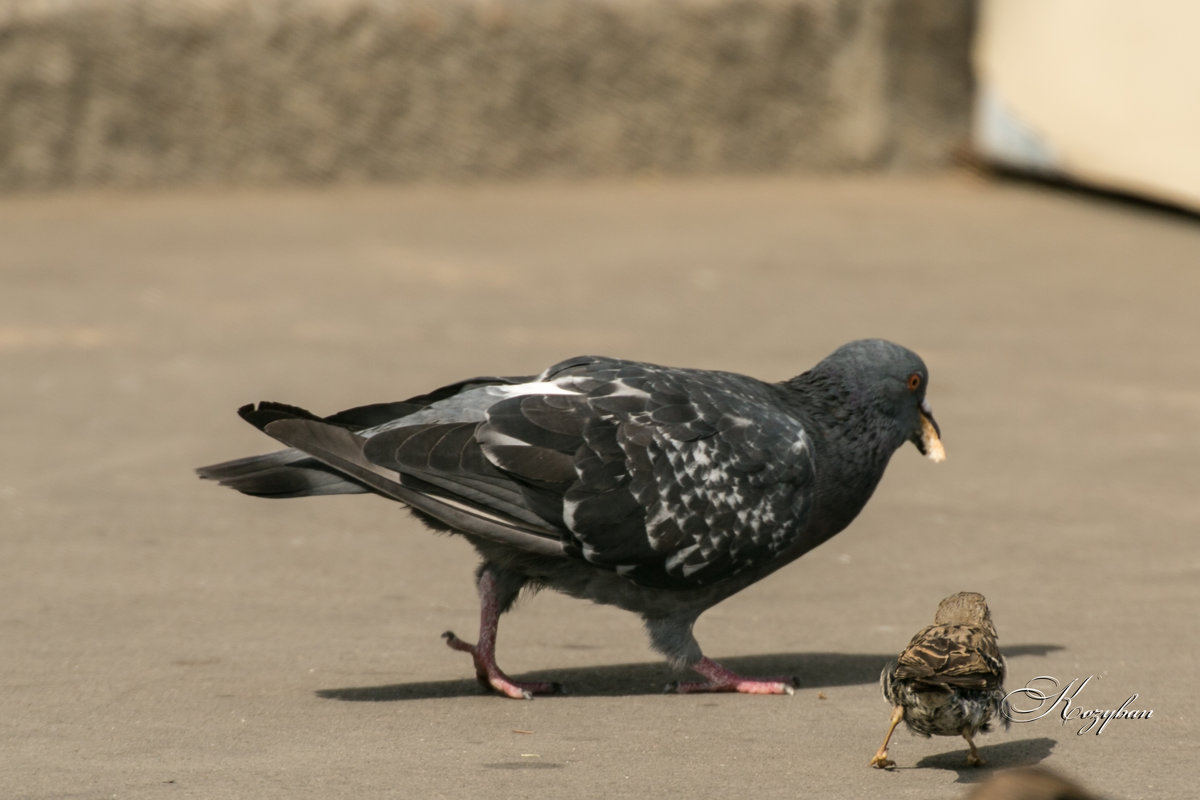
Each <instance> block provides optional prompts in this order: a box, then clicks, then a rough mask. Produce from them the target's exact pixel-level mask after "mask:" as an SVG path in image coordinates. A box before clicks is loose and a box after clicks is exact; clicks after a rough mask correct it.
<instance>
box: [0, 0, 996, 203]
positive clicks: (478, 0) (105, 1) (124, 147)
mask: <svg viewBox="0 0 1200 800" xmlns="http://www.w3.org/2000/svg"><path fill="white" fill-rule="evenodd" d="M974 17H975V5H974V3H973V2H968V1H967V0H857V1H854V0H841V1H840V2H839V1H838V0H0V189H7V190H15V189H47V188H58V187H76V186H105V185H107V186H113V185H115V186H143V185H163V184H180V183H186V184H206V183H281V182H291V181H306V182H323V181H332V180H346V179H349V180H360V179H370V180H413V179H451V180H461V179H475V178H495V177H523V176H594V175H612V174H631V173H635V174H636V173H665V174H681V173H682V174H689V173H690V174H694V173H716V172H730V171H736V172H761V171H778V170H786V171H793V172H794V171H806V170H809V171H810V170H827V171H828V170H865V169H880V168H923V167H937V166H940V165H943V164H945V163H946V162H947V161H948V159H949V155H950V152H951V150H952V149H953V148H955V147H956V146H957V145H959V144H960V143H962V142H964V141H965V140H966V137H967V134H968V118H969V111H970V101H971V90H972V85H971V78H970V69H969V62H968V47H969V43H970V38H971V33H972V28H973V25H974Z"/></svg>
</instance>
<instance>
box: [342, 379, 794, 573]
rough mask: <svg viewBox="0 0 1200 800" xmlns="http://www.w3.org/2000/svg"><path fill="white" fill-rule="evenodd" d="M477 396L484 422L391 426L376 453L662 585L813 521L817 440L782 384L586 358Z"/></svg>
mask: <svg viewBox="0 0 1200 800" xmlns="http://www.w3.org/2000/svg"><path fill="white" fill-rule="evenodd" d="M465 399H466V398H465V396H464V397H462V398H460V400H465ZM475 401H476V404H477V406H479V407H485V414H484V416H485V419H484V421H483V422H482V423H480V424H477V425H473V426H468V425H467V424H465V423H466V422H469V421H471V420H473V419H474V415H473V414H472V415H467V417H466V418H465V419H464V423H462V424H458V425H456V424H455V423H451V422H447V421H445V420H444V419H443V420H438V421H434V420H432V419H431V420H430V422H429V423H428V424H425V425H420V426H402V427H396V428H393V429H389V430H384V431H380V432H378V433H375V434H372V435H371V438H370V440H369V442H368V443H367V445H366V447H365V449H364V454H365V456H366V457H367V458H368V459H369V460H370V461H371V462H373V463H375V464H378V465H380V466H382V467H385V468H387V469H390V470H394V471H396V472H399V473H402V474H404V475H405V476H412V477H414V478H416V479H419V480H420V481H423V482H425V483H426V484H428V485H429V486H434V487H437V488H438V489H439V490H440V491H443V492H447V493H451V494H454V495H456V496H461V497H468V498H469V499H470V500H471V501H472V502H477V503H479V504H481V505H483V506H486V507H489V508H493V509H498V508H501V506H500V505H499V504H501V503H503V504H505V505H504V506H503V508H504V509H505V513H507V514H510V515H512V516H514V517H517V516H518V512H517V511H516V510H515V509H517V508H523V509H525V510H526V511H527V512H528V513H530V514H532V515H533V516H534V518H535V519H536V520H538V521H541V522H542V523H543V524H546V525H548V526H551V527H553V528H555V529H558V530H560V531H562V533H563V535H564V539H565V541H566V543H567V553H568V554H569V555H573V556H575V557H577V558H581V559H583V560H586V561H588V562H590V563H592V564H595V565H597V566H600V567H605V568H609V569H613V570H616V571H617V572H619V573H621V574H623V575H626V576H627V577H629V578H630V579H631V580H633V581H634V582H637V583H640V584H643V585H647V586H658V587H681V588H682V587H691V586H700V585H703V584H706V583H711V582H713V581H716V580H720V579H723V578H727V577H729V576H731V575H734V574H736V573H738V572H741V571H742V570H744V569H747V568H749V567H752V566H755V565H762V564H765V563H767V562H769V561H770V560H771V559H773V558H774V557H775V556H777V555H779V554H780V553H781V552H783V551H784V550H786V549H787V548H788V547H789V546H790V545H791V544H792V543H793V542H794V541H795V540H796V538H797V537H798V536H799V534H800V532H801V531H802V530H803V527H804V524H805V522H806V520H807V515H808V511H809V506H810V504H811V488H812V483H813V478H814V470H813V464H812V460H811V452H812V448H811V440H810V438H809V437H808V435H807V434H806V433H805V431H804V430H803V428H802V426H801V425H800V423H799V422H798V421H797V420H796V419H795V418H793V417H792V416H791V415H789V414H788V413H786V411H785V410H784V409H783V408H782V407H781V405H780V400H779V396H778V394H777V393H776V390H774V389H773V388H772V387H770V386H768V385H767V384H763V383H761V382H758V381H755V380H753V379H750V378H746V377H743V376H738V375H732V374H729V373H714V372H704V371H697V370H678V369H667V368H662V367H655V366H651V365H647V364H640V363H636V362H628V361H620V360H616V359H603V358H595V357H581V358H577V359H571V360H569V361H566V362H562V363H561V364H558V365H555V366H554V367H551V368H550V369H549V370H547V371H546V372H545V373H543V374H542V375H541V376H539V378H538V379H537V380H535V381H531V382H529V383H526V384H522V385H514V386H508V387H500V388H499V390H498V391H496V392H494V393H493V395H491V396H488V397H481V396H477V397H476V398H475ZM437 409H438V405H437V404H435V405H433V406H431V407H430V411H436V410H437Z"/></svg>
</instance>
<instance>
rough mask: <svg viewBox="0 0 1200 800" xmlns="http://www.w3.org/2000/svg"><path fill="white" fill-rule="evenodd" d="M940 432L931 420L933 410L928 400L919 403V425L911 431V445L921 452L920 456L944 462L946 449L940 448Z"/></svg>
mask: <svg viewBox="0 0 1200 800" xmlns="http://www.w3.org/2000/svg"><path fill="white" fill-rule="evenodd" d="M941 434H942V432H941V430H940V429H939V428H938V424H937V422H935V421H934V419H933V409H932V408H930V407H929V401H928V400H922V401H921V424H920V426H919V427H918V428H917V430H915V431H913V435H912V443H913V444H915V445H916V446H917V449H918V450H920V451H921V455H923V456H925V457H926V458H928V459H929V460H930V461H935V462H937V461H945V460H946V448H944V447H942V436H941Z"/></svg>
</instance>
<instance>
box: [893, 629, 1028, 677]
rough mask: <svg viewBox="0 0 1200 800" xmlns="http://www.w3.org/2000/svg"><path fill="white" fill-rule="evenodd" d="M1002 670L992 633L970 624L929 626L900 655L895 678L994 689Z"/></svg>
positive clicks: (997, 648) (1000, 659)
mask: <svg viewBox="0 0 1200 800" xmlns="http://www.w3.org/2000/svg"><path fill="white" fill-rule="evenodd" d="M1004 672H1005V668H1004V659H1003V657H1001V655H1000V647H999V645H998V644H997V642H996V637H995V636H993V635H991V634H990V633H988V632H987V631H985V630H983V629H982V628H978V627H975V626H973V625H930V626H929V627H927V628H925V629H924V630H922V631H921V632H920V633H918V634H917V635H916V636H914V637H913V639H912V641H911V642H909V644H908V647H907V648H906V649H905V650H904V652H903V653H901V654H900V658H899V663H898V666H897V669H896V677H897V678H900V679H905V680H911V681H914V682H917V683H924V684H927V685H930V686H937V687H942V688H950V689H996V688H999V687H1000V686H1001V685H1002V684H1003V683H1004Z"/></svg>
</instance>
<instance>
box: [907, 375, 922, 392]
mask: <svg viewBox="0 0 1200 800" xmlns="http://www.w3.org/2000/svg"><path fill="white" fill-rule="evenodd" d="M920 388H921V375H920V373H917V372H914V373H913V374H912V375H909V376H908V390H909V391H910V392H915V391H916V390H917V389H920Z"/></svg>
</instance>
